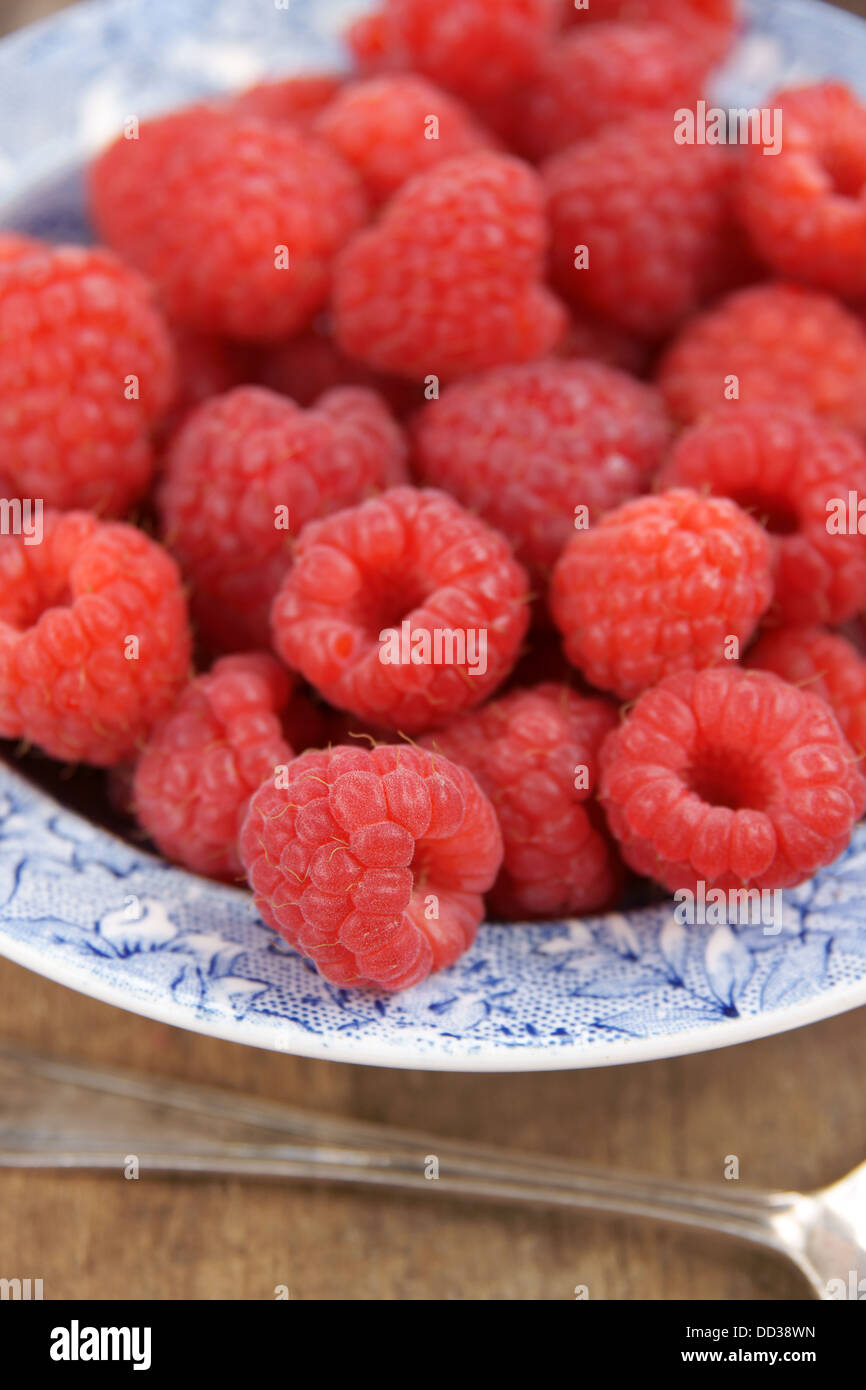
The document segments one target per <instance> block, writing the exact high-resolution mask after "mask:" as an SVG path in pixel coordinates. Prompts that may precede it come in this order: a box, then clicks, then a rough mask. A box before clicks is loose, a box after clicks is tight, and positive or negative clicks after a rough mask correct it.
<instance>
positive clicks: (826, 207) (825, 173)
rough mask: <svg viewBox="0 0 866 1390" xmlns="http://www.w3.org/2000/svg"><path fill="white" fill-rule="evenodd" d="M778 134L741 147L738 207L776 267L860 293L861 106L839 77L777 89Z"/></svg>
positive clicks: (864, 153) (864, 212)
mask: <svg viewBox="0 0 866 1390" xmlns="http://www.w3.org/2000/svg"><path fill="white" fill-rule="evenodd" d="M771 104H772V106H773V107H779V108H781V111H782V119H783V130H784V138H783V140H782V144H781V149H780V150H779V152H778V153H777V154H775V155H773V156H771V157H766V152H765V151H764V150H762V148H761V147H760V146H758V145H748V146H747V147H746V149H745V151H744V155H743V159H744V168H743V174H742V183H741V188H740V204H739V207H740V214H741V217H742V220H743V223H744V225H745V226H746V228H747V229H748V231H749V234H750V236H751V238H752V242H753V244H754V246H755V249H756V251H757V252H758V254H759V255H760V256H761V258H762V259H763V260H764V261H766V263H767V265H768V266H770V267H771V268H772V270H773V271H775V273H776V274H778V275H783V276H790V277H791V279H793V280H802V281H804V282H805V283H806V284H809V285H814V286H815V287H816V288H818V289H823V290H829V291H831V292H834V293H836V294H840V295H845V296H848V297H849V298H851V299H857V298H861V299H862V298H863V297H864V296H866V106H864V105H863V103H862V102H860V101H859V100H858V99H857V97H856V96H855V95H854V93H853V92H852V91H851V90H850V89H849V88H848V87H846V86H844V84H843V83H841V82H825V83H819V84H817V85H816V86H812V87H803V88H801V89H799V90H795V91H788V92H780V93H779V94H778V95H777V96H775V97H774V98H773V99H772V103H771Z"/></svg>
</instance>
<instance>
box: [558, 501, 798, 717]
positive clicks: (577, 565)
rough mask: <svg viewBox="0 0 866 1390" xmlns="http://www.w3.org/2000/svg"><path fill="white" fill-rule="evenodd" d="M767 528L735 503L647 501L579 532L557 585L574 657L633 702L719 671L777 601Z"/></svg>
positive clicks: (595, 681) (562, 625)
mask: <svg viewBox="0 0 866 1390" xmlns="http://www.w3.org/2000/svg"><path fill="white" fill-rule="evenodd" d="M770 566H771V551H770V545H769V541H768V540H767V536H766V534H765V532H764V531H763V530H762V529H761V527H760V526H759V525H758V524H757V522H755V521H753V520H752V518H751V517H750V516H748V515H747V514H746V513H745V512H744V511H741V510H740V508H739V507H738V506H736V504H735V503H733V502H730V501H728V500H727V498H715V497H700V496H699V495H698V494H697V493H695V492H687V491H679V490H675V491H672V492H665V493H662V494H661V495H659V496H657V497H639V498H638V499H637V500H636V501H634V502H626V503H624V505H623V506H621V507H618V508H617V509H616V511H613V512H608V513H607V515H606V516H604V517H602V519H601V521H600V522H599V523H598V525H597V526H593V527H591V528H590V530H588V531H578V532H577V533H576V534H575V535H574V537H573V539H572V540H571V541H570V542H569V543H568V545H567V546H566V548H565V550H564V551H563V554H562V557H561V559H560V561H559V563H558V564H557V566H556V569H555V570H554V574H553V584H552V586H551V611H552V613H553V618H554V621H555V623H556V625H557V627H558V628H559V630H560V632H561V633H562V634H563V638H564V643H565V653H566V656H567V657H568V658H569V660H570V661H572V662H573V663H574V665H575V666H577V667H578V669H579V670H580V671H582V672H583V674H584V675H585V676H586V678H587V680H588V681H589V682H590V683H591V684H592V685H594V686H597V687H598V688H599V689H601V690H611V691H613V692H614V693H615V694H617V695H621V696H622V697H623V698H624V699H626V700H630V699H632V698H633V697H634V696H635V695H639V694H640V693H641V691H642V690H646V689H647V687H648V686H650V685H655V683H656V682H657V681H659V680H661V679H662V677H663V676H667V675H670V674H671V673H672V672H674V671H691V670H696V669H699V668H700V667H703V666H716V665H718V664H719V663H721V662H723V661H725V660H726V659H730V658H731V656H732V655H733V657H736V656H737V655H738V654H739V653H738V652H737V651H736V650H734V649H733V648H731V650H727V649H726V644H727V643H728V642H729V640H730V638H732V637H735V638H737V640H738V642H739V643H741V644H745V643H746V642H748V640H749V638H750V637H751V635H752V633H753V632H754V630H755V627H756V626H757V623H758V619H759V618H760V616H761V614H762V613H763V612H764V611H765V609H766V608H767V606H768V604H769V602H770V599H771V597H772V593H773V583H772V578H771V570H770Z"/></svg>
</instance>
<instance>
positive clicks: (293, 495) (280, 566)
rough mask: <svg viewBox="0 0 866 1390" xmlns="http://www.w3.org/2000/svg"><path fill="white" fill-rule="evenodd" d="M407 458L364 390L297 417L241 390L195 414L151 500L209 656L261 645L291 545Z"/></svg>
mask: <svg viewBox="0 0 866 1390" xmlns="http://www.w3.org/2000/svg"><path fill="white" fill-rule="evenodd" d="M404 453H405V446H404V442H403V436H402V434H401V431H400V429H399V427H398V426H397V425H396V424H395V422H394V421H393V420H392V418H391V416H390V415H389V413H388V411H387V409H386V408H385V406H384V405H383V404H382V403H381V401H380V400H379V398H378V396H376V395H374V394H373V392H372V391H365V390H363V389H361V388H360V387H342V388H340V389H338V390H336V391H331V392H328V394H327V395H325V396H323V397H322V398H321V400H319V401H318V403H317V404H316V406H315V407H314V408H313V409H310V410H307V411H305V410H301V409H300V408H299V407H298V406H297V405H296V404H295V403H294V401H290V400H288V399H287V398H286V397H284V396H278V395H276V394H275V393H274V392H272V391H266V390H263V389H262V388H261V387H257V386H245V387H244V386H242V387H239V388H238V389H237V390H235V391H230V392H229V393H228V394H227V395H225V396H216V397H214V398H213V399H212V400H209V401H206V402H205V404H204V405H202V406H201V407H200V408H199V409H198V410H197V411H195V413H194V414H193V415H192V416H191V417H190V418H189V420H188V421H187V423H186V425H185V426H184V427H183V428H182V429H181V431H180V433H179V434H178V435H177V436H176V437H175V439H174V440H173V442H172V444H171V447H170V449H169V452H168V457H167V462H166V474H165V479H164V481H163V484H162V488H161V490H160V493H159V498H158V502H159V510H160V516H161V520H162V530H163V535H164V536H165V540H166V544H167V545H168V546H169V548H170V549H171V550H172V551H173V553H174V554H175V555H177V557H178V559H179V560H180V563H181V567H182V569H183V571H184V574H185V575H186V577H187V578H188V580H189V582H190V584H191V587H192V599H191V603H192V613H193V617H194V619H195V621H196V623H197V625H198V627H199V629H200V631H201V634H202V636H203V637H204V638H205V641H206V642H207V643H208V644H209V645H210V646H212V647H213V648H214V649H215V650H217V651H226V650H241V649H245V648H246V649H249V648H251V647H262V646H264V647H267V646H268V645H269V634H270V628H269V622H268V614H269V610H270V605H271V601H272V599H273V597H274V595H275V594H276V592H277V590H278V589H279V587H280V583H281V582H282V579H283V576H284V574H285V572H286V570H287V569H288V566H289V563H290V560H291V551H292V541H293V537H295V536H297V535H298V533H299V532H300V530H301V528H302V527H303V526H305V525H306V523H307V522H308V521H311V520H313V519H314V518H315V517H321V516H325V515H326V514H327V513H328V512H332V511H336V510H337V509H338V508H339V507H344V506H348V505H349V504H350V503H354V502H360V501H361V500H362V499H363V498H364V497H366V496H368V495H369V494H370V493H372V492H375V491H376V490H377V489H379V488H385V487H390V486H392V485H393V484H394V483H397V482H401V481H403V479H404V477H405V470H404V463H403V459H404Z"/></svg>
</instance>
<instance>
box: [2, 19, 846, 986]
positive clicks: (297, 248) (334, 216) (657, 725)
mask: <svg viewBox="0 0 866 1390" xmlns="http://www.w3.org/2000/svg"><path fill="white" fill-rule="evenodd" d="M737 24H738V18H737V14H736V12H735V5H734V3H733V0H592V3H591V4H590V5H589V6H588V7H584V6H579V5H575V4H574V3H572V0H436V3H435V4H431V3H430V0H381V3H380V7H379V8H378V9H377V10H376V11H375V12H373V13H371V14H369V15H367V16H365V17H364V18H363V19H361V20H360V21H358V22H357V23H356V24H355V25H354V27H353V28H352V29H351V30H350V32H349V33H348V35H347V41H348V44H349V47H350V49H351V51H352V54H353V55H354V69H353V70H352V71H351V72H347V73H334V74H330V73H325V74H316V75H312V76H307V77H292V78H289V79H287V80H277V81H271V82H267V83H264V84H261V85H259V86H256V87H254V88H252V89H251V90H249V91H247V92H244V93H243V94H241V95H239V96H232V97H231V98H230V99H220V100H213V101H206V102H201V103H200V104H197V105H195V106H192V107H189V108H186V109H183V110H180V111H175V112H172V113H170V114H168V115H165V116H159V117H156V118H154V119H143V120H141V121H140V122H139V121H138V120H136V119H134V118H130V119H129V120H128V121H127V123H126V125H125V126H124V129H123V131H122V132H119V133H118V137H117V139H116V140H115V141H114V143H113V144H112V145H111V146H110V147H109V148H108V149H107V150H105V151H104V152H103V153H102V154H100V155H99V157H98V158H96V160H95V161H94V162H93V164H92V165H91V167H90V169H89V175H88V191H89V208H90V218H91V222H92V227H93V231H94V235H95V241H96V244H95V245H93V246H87V247H81V246H58V245H49V244H46V243H40V242H37V241H35V240H34V239H32V238H30V237H28V236H26V235H23V234H22V233H20V232H19V231H16V230H14V229H8V230H6V231H0V492H2V496H3V505H2V520H3V535H2V537H0V737H3V738H6V739H9V740H12V741H13V745H17V747H18V748H19V749H20V748H24V749H28V748H34V749H37V750H40V752H41V754H42V755H48V757H50V758H53V759H56V760H59V761H60V762H62V763H65V764H89V765H92V766H95V767H99V768H103V769H106V772H107V776H108V778H109V781H110V785H111V788H112V793H113V795H114V796H115V798H116V799H117V801H118V802H119V803H121V804H123V805H124V806H125V807H126V808H128V809H129V810H130V811H131V813H132V814H133V815H134V816H135V818H136V820H137V822H138V826H139V827H140V832H141V833H142V834H143V835H145V836H147V837H149V839H150V841H151V842H152V843H153V844H154V845H155V846H156V847H157V849H158V850H159V851H160V853H162V854H163V855H165V856H166V857H167V858H169V859H171V860H172V861H174V862H175V863H177V864H180V865H183V866H185V867H186V868H188V869H190V870H192V871H194V872H197V873H200V874H206V875H210V876H212V877H214V878H217V879H222V880H224V881H226V882H229V883H231V882H236V881H238V880H242V879H243V878H244V877H246V879H247V880H248V882H249V884H250V885H251V887H252V890H253V893H254V896H255V902H256V905H257V907H258V910H259V912H260V913H261V915H262V917H263V919H264V920H265V922H266V923H268V924H269V925H271V926H272V927H273V928H275V929H276V930H277V931H278V932H280V933H282V935H283V936H284V937H285V938H287V940H288V941H289V942H290V943H291V945H292V946H293V947H295V948H296V949H297V950H298V951H299V952H301V953H302V954H303V955H304V956H305V957H306V958H307V959H308V960H309V961H310V962H312V963H313V964H314V965H315V967H316V968H317V969H318V971H319V972H320V973H321V975H322V976H324V977H325V979H326V980H328V981H331V982H332V983H334V984H335V985H337V986H373V987H376V988H379V989H384V990H397V989H402V988H405V987H406V986H409V985H412V984H415V983H417V982H418V981H420V980H422V979H424V978H425V977H426V976H427V975H428V974H429V973H430V972H431V971H434V970H437V969H440V968H442V967H443V966H447V965H449V964H451V963H452V962H454V961H455V960H456V959H457V957H458V956H459V955H460V954H461V953H462V952H464V951H465V950H466V949H467V948H468V947H469V946H470V945H471V943H472V941H473V939H474V936H475V933H476V930H477V928H478V926H479V923H480V922H481V921H482V919H483V917H484V915H485V912H486V913H488V914H489V915H490V916H492V917H493V918H494V919H495V920H508V919H517V920H526V919H532V918H541V919H544V918H551V917H561V916H568V915H573V914H577V913H591V912H598V911H603V910H607V909H610V908H613V907H623V906H627V905H628V904H630V903H635V902H638V901H640V900H641V895H643V900H646V898H647V894H648V893H651V892H655V893H658V894H660V893H661V892H662V890H667V891H673V890H678V889H682V888H691V889H692V890H696V889H697V885H698V884H699V883H701V882H702V883H703V884H704V885H705V886H706V887H709V886H712V887H718V888H722V889H731V888H741V887H748V888H757V889H784V888H787V887H792V886H794V885H796V884H798V883H799V882H801V881H802V880H803V879H805V878H807V877H808V876H809V875H811V874H813V873H814V872H815V871H816V870H817V869H819V868H820V867H821V866H822V865H825V864H827V863H829V862H830V861H832V860H833V859H834V858H835V857H836V856H838V855H839V854H840V852H841V851H842V850H843V849H844V848H845V846H846V845H847V844H848V842H849V840H850V837H851V834H852V830H853V828H854V826H855V824H856V822H857V821H858V819H859V818H860V816H861V815H862V814H863V812H864V809H866V780H864V777H863V776H862V775H861V771H860V759H861V758H862V756H863V753H864V750H866V658H864V655H863V652H864V643H863V640H862V636H863V631H864V629H862V628H861V627H860V626H859V623H860V621H861V615H862V614H863V613H864V611H866V107H864V105H863V104H861V102H860V101H859V100H858V98H857V96H856V95H855V94H854V93H853V92H851V91H850V90H848V89H847V88H846V87H845V86H843V85H841V84H840V83H835V82H822V83H819V84H812V85H806V86H801V87H799V88H797V89H796V90H789V91H783V92H780V93H777V94H775V95H774V96H773V97H772V98H771V99H770V103H769V105H770V106H771V107H772V108H773V109H774V110H775V111H777V112H781V113H782V115H783V117H784V123H783V127H782V143H781V148H780V149H777V150H776V151H775V152H773V153H768V152H765V148H764V147H762V145H761V144H760V142H759V141H758V140H755V141H754V142H751V141H742V142H738V143H736V144H735V143H721V144H720V143H712V142H711V141H704V140H701V139H697V138H696V139H695V141H694V142H693V143H689V142H688V141H685V142H683V141H681V140H679V139H676V138H675V135H674V132H675V128H676V121H677V112H680V113H681V112H682V110H683V109H684V108H685V109H692V110H694V111H695V112H697V109H698V108H697V106H696V103H697V102H698V101H699V100H700V99H701V98H702V97H703V96H704V95H705V93H706V90H707V81H708V74H709V73H710V71H711V69H712V68H713V66H714V65H715V64H717V63H718V62H719V61H720V60H721V59H723V58H724V56H725V54H726V53H727V51H728V50H729V48H730V47H731V45H732V44H733V42H734V41H735V39H736V34H737ZM696 128H697V127H696ZM651 885H654V887H651Z"/></svg>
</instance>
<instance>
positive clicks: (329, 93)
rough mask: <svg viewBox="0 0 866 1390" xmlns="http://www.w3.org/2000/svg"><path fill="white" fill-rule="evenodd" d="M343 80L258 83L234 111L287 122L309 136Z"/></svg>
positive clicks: (319, 77)
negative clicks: (317, 118) (318, 117)
mask: <svg viewBox="0 0 866 1390" xmlns="http://www.w3.org/2000/svg"><path fill="white" fill-rule="evenodd" d="M344 81H345V79H344V78H343V77H342V76H340V75H338V74H333V73H319V74H313V75H311V76H308V77H283V78H278V79H277V80H276V81H271V82H257V83H256V84H255V86H254V87H248V88H247V90H246V91H245V92H241V93H239V95H238V96H236V97H234V98H233V100H232V102H231V110H232V111H233V112H234V113H235V114H236V115H239V116H257V117H258V118H259V119H260V120H263V121H275V122H276V123H277V124H283V123H288V124H289V125H292V126H294V127H295V129H296V130H301V131H304V132H306V133H307V134H310V133H311V132H312V129H313V126H314V124H315V121H316V117H317V116H318V115H319V113H320V112H321V111H323V110H324V109H325V107H326V106H327V105H328V102H329V101H331V100H332V99H333V98H334V97H335V96H336V95H337V93H338V92H339V90H340V88H341V87H342V85H343V82H344Z"/></svg>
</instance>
